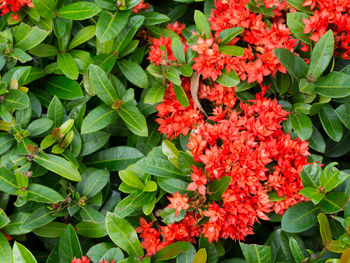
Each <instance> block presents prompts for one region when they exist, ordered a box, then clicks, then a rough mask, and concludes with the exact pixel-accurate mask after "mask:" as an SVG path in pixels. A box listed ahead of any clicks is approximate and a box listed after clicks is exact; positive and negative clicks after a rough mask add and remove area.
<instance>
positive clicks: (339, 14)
mask: <svg viewBox="0 0 350 263" xmlns="http://www.w3.org/2000/svg"><path fill="white" fill-rule="evenodd" d="M304 6H310V8H311V9H312V11H313V13H314V14H313V15H312V16H311V17H310V19H306V18H303V21H304V24H305V28H304V33H305V34H309V33H311V37H310V39H311V40H313V41H315V42H317V41H318V40H319V39H320V38H321V37H322V36H323V35H324V34H325V33H326V32H327V31H328V30H329V29H332V31H333V33H334V38H335V51H336V52H335V55H341V56H342V58H343V59H350V23H349V19H350V1H349V0H306V1H305V2H304Z"/></svg>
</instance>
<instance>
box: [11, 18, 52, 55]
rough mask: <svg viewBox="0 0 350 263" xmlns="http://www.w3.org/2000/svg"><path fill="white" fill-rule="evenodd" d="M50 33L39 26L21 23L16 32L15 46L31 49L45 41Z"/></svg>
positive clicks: (24, 49)
mask: <svg viewBox="0 0 350 263" xmlns="http://www.w3.org/2000/svg"><path fill="white" fill-rule="evenodd" d="M49 33H50V32H49V31H46V30H43V29H41V28H39V27H37V26H34V27H31V26H29V25H27V24H24V23H21V24H20V25H19V27H18V28H17V30H16V32H15V34H14V40H15V47H16V48H20V49H22V50H23V51H26V50H28V49H31V48H33V47H35V46H37V45H39V44H40V43H41V42H43V41H44V39H45V38H46V37H47V36H48V35H49Z"/></svg>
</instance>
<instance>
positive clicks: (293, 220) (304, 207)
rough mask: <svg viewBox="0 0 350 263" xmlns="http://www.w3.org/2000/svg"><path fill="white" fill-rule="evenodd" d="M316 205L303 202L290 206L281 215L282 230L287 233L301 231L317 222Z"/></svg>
mask: <svg viewBox="0 0 350 263" xmlns="http://www.w3.org/2000/svg"><path fill="white" fill-rule="evenodd" d="M318 210H319V209H318V207H317V206H314V205H313V204H312V202H303V203H299V204H296V205H294V206H292V207H290V208H289V209H288V210H287V211H286V212H285V214H284V215H283V217H282V222H281V223H282V230H284V231H286V232H289V233H300V232H303V231H305V230H307V229H309V228H311V227H312V226H314V225H315V224H316V222H317V213H318Z"/></svg>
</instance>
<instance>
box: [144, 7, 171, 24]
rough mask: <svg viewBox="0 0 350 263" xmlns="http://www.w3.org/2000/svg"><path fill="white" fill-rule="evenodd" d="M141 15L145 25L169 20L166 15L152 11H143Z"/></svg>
mask: <svg viewBox="0 0 350 263" xmlns="http://www.w3.org/2000/svg"><path fill="white" fill-rule="evenodd" d="M142 15H143V16H144V17H145V21H144V22H143V24H144V25H145V26H151V25H158V24H161V23H164V22H168V21H169V20H170V18H169V17H168V16H166V15H164V14H161V13H158V12H154V11H150V12H143V13H142Z"/></svg>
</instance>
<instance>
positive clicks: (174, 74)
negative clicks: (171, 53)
mask: <svg viewBox="0 0 350 263" xmlns="http://www.w3.org/2000/svg"><path fill="white" fill-rule="evenodd" d="M167 69H168V70H167V72H166V73H165V77H166V78H167V79H168V80H170V81H171V82H173V83H174V84H175V85H177V86H181V78H180V74H181V71H180V70H178V69H177V68H176V67H175V66H170V67H168V68H167Z"/></svg>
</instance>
